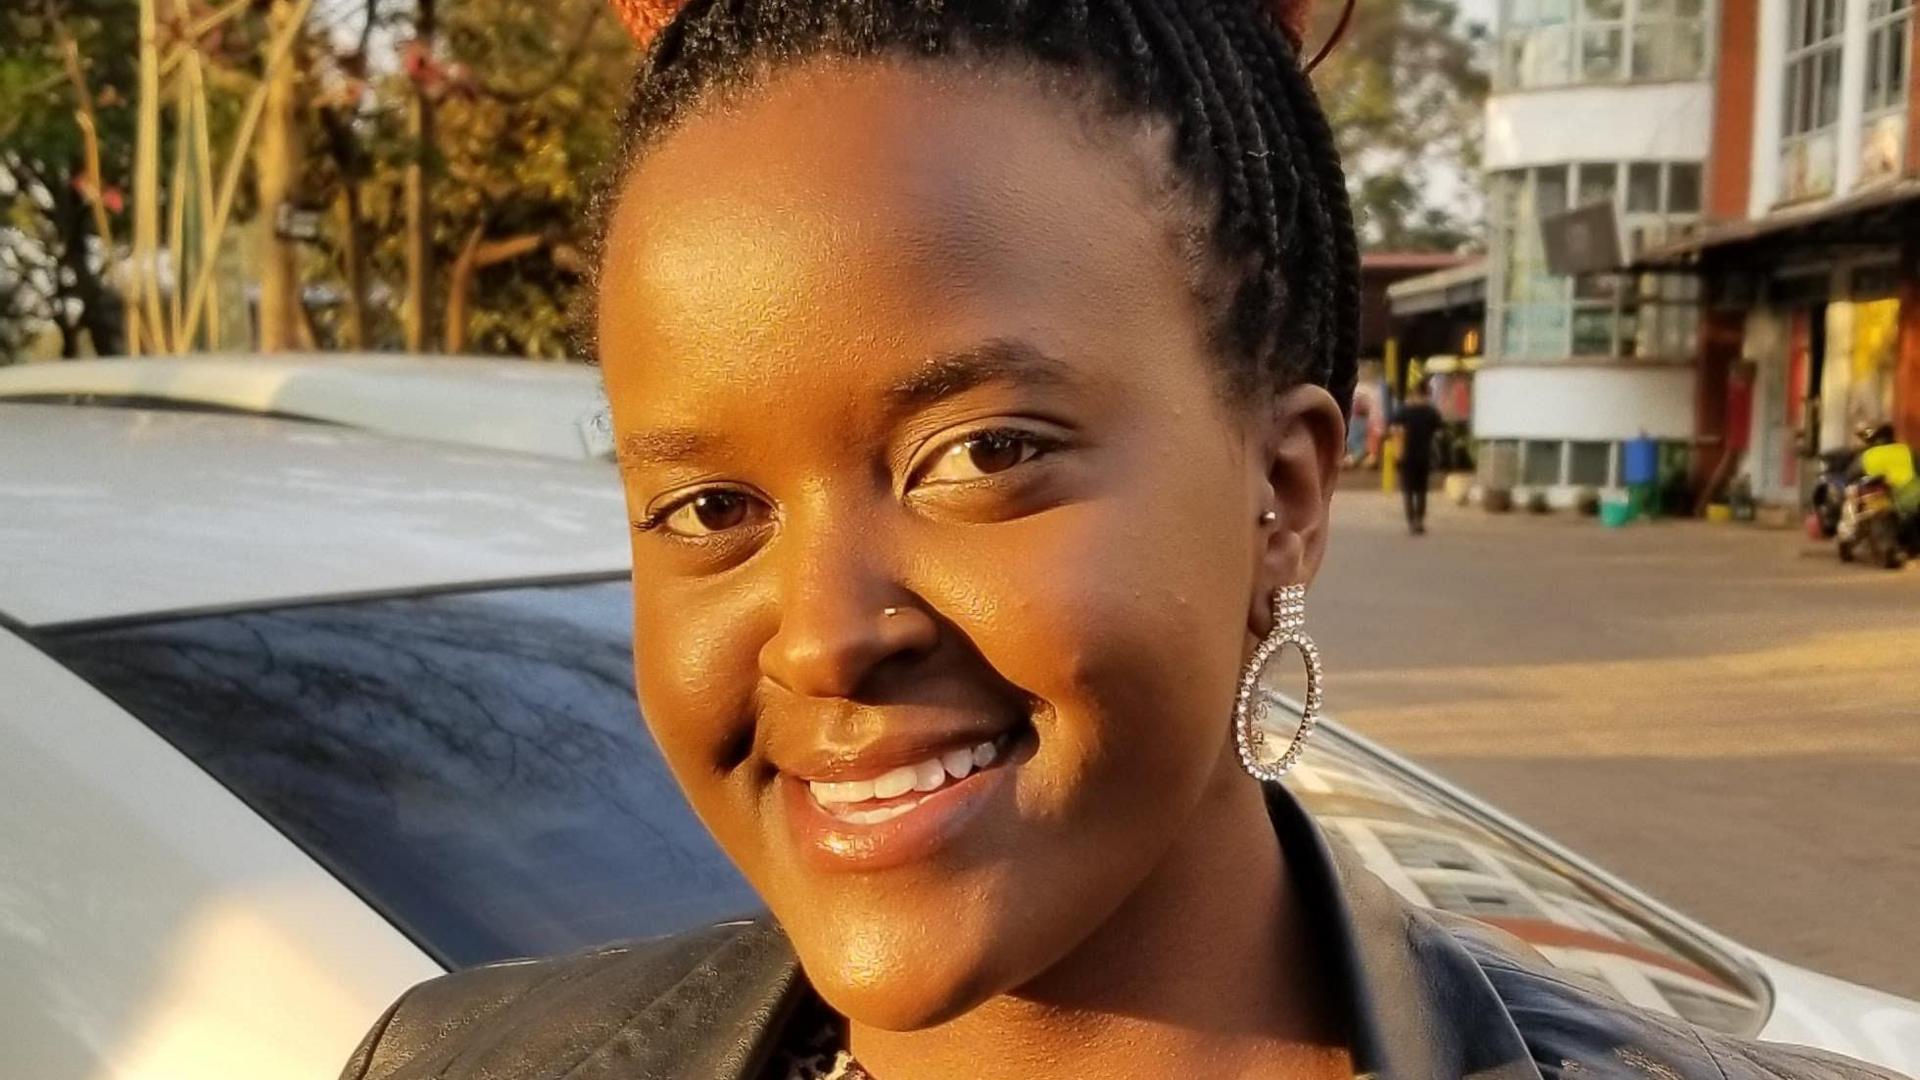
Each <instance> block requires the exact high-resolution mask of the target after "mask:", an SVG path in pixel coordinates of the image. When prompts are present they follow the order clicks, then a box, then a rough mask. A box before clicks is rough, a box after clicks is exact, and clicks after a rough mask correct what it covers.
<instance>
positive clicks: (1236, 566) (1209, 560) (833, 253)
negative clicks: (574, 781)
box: [599, 62, 1339, 1030]
mask: <svg viewBox="0 0 1920 1080" xmlns="http://www.w3.org/2000/svg"><path fill="white" fill-rule="evenodd" d="M1109 129H1110V130H1109ZM1166 154H1167V149H1166V147H1165V145H1164V144H1163V142H1162V141H1161V139H1160V138H1159V137H1158V136H1156V135H1154V134H1152V133H1150V132H1147V131H1145V130H1144V129H1142V130H1141V131H1137V132H1125V131H1122V130H1121V128H1120V126H1119V125H1118V124H1116V123H1113V122H1109V121H1100V122H1098V123H1090V122H1089V121H1088V120H1087V119H1086V118H1085V117H1084V110H1082V109H1080V108H1078V107H1077V106H1074V105H1070V104H1065V103H1063V102H1061V101H1060V100H1059V99H1058V98H1055V97H1048V96H1046V95H1045V94H1043V93H1042V92H1041V91H1039V90H1038V89H1036V88H1035V87H1034V86H1033V85H1032V84H1030V83H1029V82H1028V81H1026V80H1024V79H1022V78H1019V77H1016V76H1012V75H1007V74H1000V75H994V74H991V73H977V72H976V73H973V74H966V73H963V72H961V71H959V70H958V69H957V68H949V67H935V66H932V65H926V64H905V65H902V64H895V63H890V62H868V63H861V64H848V63H835V64H821V65H815V66H813V67H810V68H807V69H803V70H800V71H795V72H789V73H786V74H783V75H781V76H780V77H778V78H777V79H776V80H775V81H774V82H773V83H772V84H771V85H770V86H769V87H766V88H764V89H762V90H759V91H755V92H754V93H752V94H751V95H749V96H747V97H745V98H743V99H741V100H738V101H733V102H729V103H727V104H726V105H725V106H723V107H722V106H715V107H710V108H707V109H705V110H703V111H702V112H701V113H700V114H699V115H697V116H696V117H695V118H693V119H692V120H690V121H689V122H687V123H686V124H685V125H684V126H683V127H681V128H680V129H679V130H677V131H676V132H674V133H673V134H672V135H670V136H669V137H667V138H666V139H665V140H664V141H663V142H661V143H659V144H658V145H657V146H656V147H655V148H653V149H652V150H650V151H649V152H648V154H647V156H646V157H645V159H644V160H643V161H642V162H641V163H640V164H639V166H638V167H637V168H636V169H635V170H634V172H633V173H632V174H631V177H630V179H629V181H628V183H627V185H626V187H625V188H624V190H623V191H622V192H621V196H620V199H619V203H618V206H617V208H616V211H615V215H614V218H613V221H612V226H611V233H610V237H609V244H608V249H607V255H606V259H605V264H604V267H603V277H602V287H601V289H602V291H601V295H600V324H599V335H600V341H601V352H602V359H603V362H604V365H605V372H606V380H607V385H608V391H609V394H610V396H611V400H612V405H613V417H614V423H615V427H616V433H617V435H618V438H619V440H620V450H621V456H622V474H623V477H624V482H625V485H626V492H627V498H628V502H629V506H630V508H631V511H632V515H633V517H634V519H635V520H636V522H637V525H636V530H635V532H634V535H633V554H634V593H635V615H634V623H635V632H636V633H635V638H636V655H637V660H636V663H637V670H638V676H639V686H640V698H641V705H642V708H643V711H644V712H645V714H646V717H647V720H648V722H649V724H650V725H651V727H652V729H653V732H654V734H655V736H656V737H657V739H658V741H659V744H660V746H661V748H662V750H663V751H664V752H665V754H666V757H667V759H668V761H669V762H670V764H671V765H672V767H673V769H674V772H675V774H676V775H677V776H678V778H679V780H680V782H681V783H682V784H683V785H684V787H685V789H686V792H687V795H688V797H689V799H690V800H691V801H692V803H693V806H694V808H695V810H696V811H697V812H698V813H699V815H700V816H701V818H702V819H703V820H704V821H705V823H706V824H707V826H708V827H709V828H710V829H711V830H712V831H713V834H714V835H715V836H716V837H717V838H718V839H719V842H720V843H721V845H722V846H723V847H724V848H725V849H726V851H727V852H728V854H729V855H730V856H731V857H732V858H733V859H734V860H735V861H736V862H737V863H738V864H739V865H740V867H741V869H742V870H743V871H744V872H745V874H746V875H747V877H748V878H749V879H750V880H751V881H752V883H753V884H754V886H755V887H756V888H757V889H758V891H759V892H760V894H761V896H763V897H764V898H765V900H766V902H767V904H768V906H769V907H770V908H771V910H772V911H773V913H774V914H775V915H776V916H777V917H778V918H779V919H780V921H781V922H782V924H783V925H784V926H785V927H786V929H787V930H788V932H789V933H790V935H791V936H792V939H793V941H794V944H795V946H796V948H797V949H798V951H799V954H800V957H801V960H802V963H803V964H804V966H805V968H806V970H807V973H808V975H809V977H810V979H811V980H812V981H813V983H814V984H815V986H816V987H818V989H819V990H820V991H821V992H822V994H823V995H824V996H825V997H826V998H827V1000H828V1001H829V1002H830V1003H831V1004H833V1005H834V1006H835V1007H837V1008H839V1009H840V1010H842V1011H843V1012H845V1013H846V1014H848V1015H850V1016H852V1017H854V1018H855V1019H856V1020H860V1021H862V1022H864V1023H869V1024H873V1025H876V1026H879V1027H883V1028H889V1029H893V1030H909V1029H914V1028H918V1027H922V1026H926V1025H929V1024H932V1023H937V1022H940V1021H942V1020H945V1019H948V1018H951V1017H952V1016H955V1015H957V1014H959V1013H960V1012H963V1011H965V1010H967V1009H969V1008H971V1007H972V1006H973V1005H975V1004H977V1003H979V1002H980V1001H982V1000H984V999H985V998H987V997H988V996H991V995H993V994H996V993H1001V992H1006V991H1010V990H1013V989H1016V988H1018V987H1020V986H1022V985H1025V984H1027V983H1029V982H1030V981H1031V980H1033V979H1035V978H1036V977H1037V976H1039V975H1040V974H1041V973H1043V972H1045V971H1046V970H1047V969H1048V968H1049V967H1051V966H1052V965H1054V964H1055V963H1057V962H1058V961H1060V960H1061V959H1062V958H1063V957H1065V956H1067V955H1068V954H1069V953H1070V952H1071V951H1072V950H1073V949H1074V947H1075V946H1076V945H1078V944H1080V943H1081V942H1082V941H1083V940H1085V938H1086V937H1087V936H1088V935H1089V934H1090V933H1091V932H1092V931H1093V930H1094V929H1095V928H1097V927H1098V926H1099V925H1100V923H1101V922H1102V921H1103V920H1104V919H1106V918H1107V917H1108V916H1109V915H1110V914H1111V913H1113V912H1114V911H1115V910H1116V908H1118V906H1119V905H1120V904H1121V903H1122V902H1123V901H1124V900H1125V899H1126V898H1127V897H1128V896H1129V895H1130V894H1132V893H1134V892H1135V891H1136V890H1137V889H1138V888H1139V887H1140V885H1141V883H1142V882H1144V881H1145V880H1147V879H1148V877H1149V875H1151V874H1152V873H1153V871H1154V869H1155V867H1156V866H1157V865H1158V864H1159V863H1160V862H1161V861H1162V860H1163V858H1165V857H1166V854H1167V852H1168V851H1169V850H1171V849H1172V848H1174V847H1175V846H1176V845H1177V844H1179V843H1181V842H1183V839H1184V838H1188V837H1190V836H1191V835H1192V834H1194V832H1195V830H1203V829H1204V828H1205V825H1206V813H1207V811H1206V808H1207V806H1208V805H1209V804H1211V803H1214V802H1217V801H1218V800H1219V799H1220V798H1221V792H1223V791H1229V790H1231V785H1235V784H1246V783H1250V782H1251V781H1248V780H1246V779H1245V778H1244V777H1243V776H1239V775H1238V774H1237V773H1236V770H1235V766H1234V764H1233V762H1232V758H1231V754H1230V751H1229V745H1230V740H1229V717H1230V712H1231V708H1232V693H1233V686H1234V680H1235V675H1236V672H1237V670H1238V668H1239V666H1240V664H1241V661H1242V657H1243V655H1244V652H1245V649H1246V647H1247V643H1248V634H1249V626H1250V621H1251V622H1254V623H1257V621H1258V616H1257V615H1256V614H1253V613H1257V612H1258V611H1259V610H1260V609H1261V608H1262V607H1263V606H1264V596H1265V594H1266V593H1267V592H1268V591H1270V590H1271V589H1272V588H1273V587H1275V586H1277V585H1279V584H1283V583H1284V582H1285V581H1288V580H1303V579H1304V575H1306V574H1307V573H1309V572H1310V571H1311V566H1312V563H1313V562H1314V561H1315V559H1316V558H1317V552H1318V549H1319V543H1320V537H1321V535H1322V524H1323V519H1324V506H1325V497H1324V492H1322V491H1321V490H1320V488H1319V487H1318V486H1317V485H1318V483H1319V479H1323V477H1320V478H1319V479H1316V478H1315V477H1314V476H1305V477H1301V478H1299V479H1300V482H1299V483H1297V484H1295V483H1292V480H1291V479H1290V477H1292V476H1293V474H1292V473H1290V472H1289V471H1288V470H1289V469H1293V470H1295V471H1296V472H1297V471H1298V470H1299V469H1301V468H1304V469H1306V471H1307V472H1309V473H1313V472H1315V471H1316V470H1319V469H1320V468H1321V466H1322V464H1323V463H1324V462H1326V461H1331V455H1332V453H1335V452H1337V445H1338V441H1339V439H1338V436H1339V432H1338V413H1337V410H1335V409H1334V408H1333V406H1332V405H1331V399H1329V398H1327V397H1326V395H1324V394H1323V393H1321V392H1319V391H1317V390H1315V391H1311V392H1310V393H1309V394H1307V395H1306V396H1305V397H1303V396H1302V395H1301V394H1298V393H1296V394H1291V395H1282V400H1283V402H1293V403H1294V405H1293V406H1284V405H1283V406H1280V407H1276V408H1274V409H1268V408H1266V407H1264V406H1246V407H1232V406H1229V405H1227V404H1225V403H1224V402H1223V398H1222V395H1221V392H1220V386H1221V379H1220V378H1219V377H1218V374H1217V372H1216V370H1215V368H1214V367H1213V361H1212V360H1211V359H1210V358H1209V357H1208V355H1207V353H1206V348H1205V345H1204V342H1203V334H1202V322H1201V319H1200V316H1199V313H1198V312H1197V310H1196V307H1195V305H1194V303H1193V301H1192V299H1191V294H1190V290H1189V288H1188V286H1187V280H1188V276H1189V275H1188V272H1187V267H1186V266H1185V264H1184V262H1183V257H1182V256H1181V254H1180V252H1179V248H1180V245H1179V244H1177V243H1175V242H1174V240H1173V239H1172V233H1173V232H1174V230H1175V229H1176V228H1177V227H1179V225H1180V224H1181V223H1180V221H1179V220H1177V216H1178V215H1177V213H1176V212H1175V211H1174V210H1172V209H1169V207H1168V206H1167V205H1165V204H1166V203H1167V198H1166V196H1165V195H1164V194H1156V193H1155V188H1156V183H1155V179H1156V178H1157V177H1158V176H1159V175H1160V173H1161V172H1162V171H1163V169H1164V166H1163V165H1162V164H1156V162H1164V160H1165V156H1166ZM1312 395H1318V397H1317V398H1314V397H1313V396H1312ZM1303 401H1304V402H1305V403H1306V404H1305V405H1300V402H1303ZM1290 408H1291V409H1292V411H1289V409H1290ZM1299 413H1304V414H1306V415H1307V416H1308V420H1305V421H1303V420H1301V419H1300V416H1299V415H1297V414H1299ZM1329 415H1330V416H1331V417H1332V420H1331V422H1329V421H1328V419H1327V418H1328V416H1329ZM1322 442H1325V443H1328V444H1329V445H1328V446H1327V447H1325V448H1323V447H1322V446H1321V445H1320V444H1321V443H1322ZM1290 463H1291V464H1290ZM1302 463H1305V464H1304V465H1303V464H1302ZM1300 488H1307V489H1311V490H1310V491H1307V492H1305V493H1304V494H1303V493H1302V491H1300V490H1296V489H1300ZM1265 509H1275V510H1277V511H1278V512H1279V513H1280V514H1281V520H1280V521H1279V522H1278V523H1277V524H1276V525H1268V526H1263V525H1260V524H1258V523H1257V520H1256V519H1257V517H1258V515H1259V514H1260V512H1261V511H1262V510H1265Z"/></svg>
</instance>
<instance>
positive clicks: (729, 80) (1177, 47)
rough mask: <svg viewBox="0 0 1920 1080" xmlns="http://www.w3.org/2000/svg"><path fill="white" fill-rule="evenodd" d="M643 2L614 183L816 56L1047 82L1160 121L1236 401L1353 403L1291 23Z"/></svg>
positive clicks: (1349, 335)
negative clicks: (1169, 139)
mask: <svg viewBox="0 0 1920 1080" xmlns="http://www.w3.org/2000/svg"><path fill="white" fill-rule="evenodd" d="M616 2H618V0H616ZM1267 2H1271V0H1267ZM653 3H658V0H628V3H627V5H626V10H624V11H623V12H622V14H623V15H624V16H625V17H626V18H627V20H628V23H629V25H630V27H632V28H633V29H634V30H635V32H636V36H640V35H642V34H645V35H648V36H652V41H651V43H650V46H649V48H648V50H647V53H646V56H645V58H644V59H643V61H642V63H641V65H640V68H639V70H638V71H637V73H636V75H635V79H634V88H633V94H632V98H631V101H630V104H629V106H628V109H627V114H626V118H625V121H624V122H623V124H622V132H623V135H624V138H625V146H624V147H623V150H622V153H621V162H622V168H623V169H624V168H631V167H632V166H633V164H634V163H635V162H636V160H638V159H640V158H642V157H644V155H645V153H646V150H647V148H648V147H649V145H650V144H652V143H653V142H654V141H656V140H657V139H658V138H660V137H661V136H662V135H664V134H665V133H666V132H668V131H670V130H671V129H672V128H673V126H674V125H675V124H676V123H678V122H680V121H681V120H682V119H684V118H685V117H686V116H687V115H688V114H689V112H690V111H691V110H692V109H694V108H695V107H696V106H698V105H699V104H700V103H701V102H703V101H705V100H707V99H708V98H709V97H710V96H711V95H714V94H716V93H722V92H726V91H728V90H733V89H739V88H741V87H745V86H749V85H751V84H752V83H754V82H755V81H756V80H760V79H764V78H765V77H766V76H767V73H768V72H769V71H773V70H778V69H780V68H783V67H789V66H793V65H796V64H798V63H801V62H803V61H805V60H807V59H809V58H812V57H815V56H822V55H832V56H840V57H847V58H866V57H880V56H896V55H907V56H915V55H917V56H925V57H956V58H960V59H976V58H977V59H983V60H986V61H988V62H994V61H998V62H1002V63H1009V64H1015V65H1020V64H1025V65H1038V66H1039V67H1041V68H1043V69H1044V68H1053V69H1059V70H1061V71H1064V72H1067V73H1069V75H1070V77H1072V78H1074V79H1076V80H1077V81H1078V82H1079V83H1080V84H1081V86H1082V88H1083V89H1084V90H1086V91H1089V92H1091V93H1093V94H1095V95H1099V96H1101V97H1103V98H1104V99H1105V102H1106V104H1107V105H1108V111H1113V112H1117V113H1119V114H1120V115H1132V116H1134V117H1138V118H1141V119H1146V120H1158V121H1163V122H1171V124H1172V126H1173V135H1174V148H1173V158H1174V160H1173V161H1172V162H1170V163H1169V164H1170V166H1171V168H1172V169H1173V170H1174V177H1173V178H1174V180H1175V181H1176V183H1177V184H1178V186H1179V187H1181V188H1184V189H1186V190H1188V191H1191V192H1193V193H1194V201H1195V202H1196V203H1198V205H1197V206H1196V207H1194V209H1195V211H1196V212H1197V213H1199V214H1201V215H1203V216H1204V217H1205V218H1207V219H1208V220H1207V223H1206V226H1205V228H1204V229H1202V230H1200V231H1201V232H1202V233H1203V235H1202V236H1201V237H1199V238H1198V240H1199V246H1200V247H1201V248H1202V249H1204V250H1203V251H1201V252H1199V253H1198V254H1199V255H1200V257H1201V258H1202V260H1203V261H1206V262H1208V263H1210V266H1207V267H1203V268H1202V270H1201V273H1200V275H1199V278H1201V279H1204V283H1203V281H1202V280H1196V282H1195V290H1196V294H1197V299H1198V300H1199V301H1200V302H1201V305H1202V308H1203V310H1204V311H1206V312H1207V313H1208V317H1209V319H1210V321H1211V325H1210V326H1209V327H1207V328H1206V329H1207V331H1208V337H1209V341H1210V343H1211V344H1212V346H1213V351H1214V352H1215V353H1216V356H1217V359H1218V360H1219V361H1220V362H1221V363H1222V365H1223V367H1224V373H1225V375H1226V376H1227V386H1228V388H1229V392H1230V393H1234V394H1240V395H1252V394H1255V393H1257V392H1259V391H1260V390H1262V389H1269V390H1270V389H1280V388H1285V387H1287V386H1292V385H1295V384H1298V383H1301V382H1310V383H1314V384H1318V385H1320V386H1323V387H1325V388H1326V389H1327V390H1328V391H1329V392H1331V393H1332V394H1333V396H1334V397H1335V399H1336V400H1338V401H1339V402H1340V405H1341V408H1342V409H1343V410H1344V409H1346V408H1348V407H1349V405H1350V401H1351V398H1352V393H1353V386H1354V379H1355V364H1356V354H1357V350H1358V334H1359V263H1358V255H1357V252H1356V243H1355V235H1354V228H1353V219H1352V215H1351V211H1350V210H1349V208H1348V205H1347V195H1346V186H1345V180H1344V177H1343V175H1342V172H1341V168H1340V160H1339V156H1338V153H1337V151H1336V150H1335V149H1334V142H1333V134H1332V131H1331V130H1330V129H1329V128H1328V125H1327V121H1326V117H1325V115H1324V114H1323V113H1322V112H1321V110H1320V106H1319V102H1318V101H1317V100H1316V99H1315V97H1314V93H1313V89H1312V87H1311V86H1310V85H1309V83H1308V80H1307V77H1306V75H1305V73H1304V72H1303V71H1302V70H1301V67H1300V62H1299V56H1298V51H1297V50H1298V45H1299V38H1298V31H1297V26H1289V25H1287V24H1286V22H1285V13H1284V12H1282V13H1276V12H1270V11H1268V10H1266V9H1265V8H1263V7H1261V6H1259V5H1260V4H1261V3H1262V0H690V2H688V3H687V4H686V5H685V6H684V7H679V8H678V9H677V10H676V9H674V8H673V7H671V6H669V7H668V8H666V9H665V10H662V9H660V8H658V7H653V6H650V5H651V4H653ZM636 12H637V14H636ZM636 20H638V21H636ZM620 179H621V178H620V177H619V176H615V177H614V178H613V184H612V186H611V187H609V188H608V189H607V190H608V192H609V193H610V192H612V191H616V190H617V189H618V185H619V181H620ZM606 201H608V200H607V199H606V198H605V197H603V204H602V208H601V214H600V217H601V219H602V222H603V225H602V227H603V228H604V222H605V220H606V219H607V218H608V217H610V216H611V215H610V214H609V213H607V210H606V205H605V203H606Z"/></svg>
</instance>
